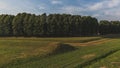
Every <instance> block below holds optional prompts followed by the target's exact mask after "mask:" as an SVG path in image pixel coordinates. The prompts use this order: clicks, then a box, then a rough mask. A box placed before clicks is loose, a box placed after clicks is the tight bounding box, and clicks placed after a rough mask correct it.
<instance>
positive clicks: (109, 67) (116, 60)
mask: <svg viewBox="0 0 120 68" xmlns="http://www.w3.org/2000/svg"><path fill="white" fill-rule="evenodd" d="M119 42H120V39H116V40H115V41H114V42H112V43H111V45H113V46H116V45H118V46H120V43H119ZM118 48H120V47H118ZM102 67H104V68H119V67H120V50H119V51H117V52H115V53H113V54H111V55H109V56H107V57H105V58H103V59H101V60H99V61H97V62H96V63H93V64H91V65H89V66H87V67H86V68H102Z"/></svg>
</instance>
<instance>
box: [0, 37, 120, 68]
mask: <svg viewBox="0 0 120 68" xmlns="http://www.w3.org/2000/svg"><path fill="white" fill-rule="evenodd" d="M102 39H106V38H102V37H71V38H14V37H13V38H0V68H101V67H105V68H110V67H111V68H117V67H118V66H119V65H120V64H119V59H120V58H119V57H120V55H119V54H120V43H119V42H120V39H115V38H114V39H113V38H110V39H108V38H107V39H106V42H104V43H101V44H96V45H95V44H94V45H92V44H90V46H89V45H88V44H87V46H73V47H75V48H76V49H75V50H72V51H69V52H63V53H58V54H49V53H51V52H52V51H51V49H52V48H54V46H53V45H55V44H53V43H56V42H57V43H58V42H60V43H64V44H65V43H73V44H74V43H82V44H84V43H87V42H92V41H99V40H102ZM107 40H110V41H107ZM103 41H104V40H103ZM92 43H96V42H92ZM71 46H72V45H71ZM66 50H67V49H66Z"/></svg>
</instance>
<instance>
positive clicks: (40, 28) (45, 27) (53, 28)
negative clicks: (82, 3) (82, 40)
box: [0, 13, 98, 36]
mask: <svg viewBox="0 0 120 68" xmlns="http://www.w3.org/2000/svg"><path fill="white" fill-rule="evenodd" d="M97 33H98V21H97V19H96V18H93V17H90V16H80V15H70V14H50V15H46V14H42V15H35V14H28V13H19V14H17V15H16V16H13V15H0V36H82V35H95V34H97Z"/></svg>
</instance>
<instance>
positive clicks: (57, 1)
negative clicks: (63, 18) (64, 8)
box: [51, 0, 62, 4]
mask: <svg viewBox="0 0 120 68" xmlns="http://www.w3.org/2000/svg"><path fill="white" fill-rule="evenodd" d="M51 3H52V4H62V1H59V0H52V1H51Z"/></svg>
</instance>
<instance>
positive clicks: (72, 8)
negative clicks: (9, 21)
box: [0, 0, 120, 20]
mask: <svg viewBox="0 0 120 68" xmlns="http://www.w3.org/2000/svg"><path fill="white" fill-rule="evenodd" d="M23 12H27V13H32V14H37V15H39V14H42V13H47V14H53V13H60V14H63V13H66V14H74V15H82V16H92V17H96V18H97V19H98V20H120V0H0V14H12V15H16V14H17V13H23Z"/></svg>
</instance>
